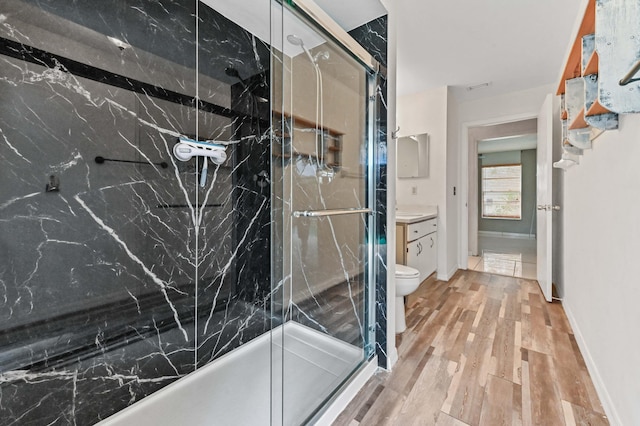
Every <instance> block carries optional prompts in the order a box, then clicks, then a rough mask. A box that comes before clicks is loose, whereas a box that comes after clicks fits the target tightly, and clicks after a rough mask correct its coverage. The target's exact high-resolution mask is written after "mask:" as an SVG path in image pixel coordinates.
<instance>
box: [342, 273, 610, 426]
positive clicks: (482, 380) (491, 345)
mask: <svg viewBox="0 0 640 426" xmlns="http://www.w3.org/2000/svg"><path fill="white" fill-rule="evenodd" d="M396 342H397V346H398V355H399V360H398V363H397V364H396V365H395V366H394V368H393V371H392V372H390V373H389V372H380V373H377V374H376V375H375V376H374V377H372V378H371V379H370V380H369V382H368V383H367V384H366V385H365V386H364V388H363V389H362V390H361V391H360V393H359V394H358V395H357V396H356V398H355V399H354V400H353V401H352V402H351V404H349V406H347V408H346V409H345V410H344V411H343V412H342V414H341V415H340V416H339V417H338V419H337V420H336V422H335V423H334V425H336V426H340V425H348V426H357V425H363V426H364V425H366V426H369V425H402V426H405V425H449V426H464V425H473V426H475V425H490V426H494V425H523V426H527V425H545V426H555V425H567V426H569V425H593V426H600V425H608V424H609V422H608V420H607V418H606V416H605V415H604V410H603V409H602V405H601V403H600V401H599V399H598V396H597V394H596V391H595V388H594V386H593V383H592V381H591V378H590V377H589V373H588V372H587V368H586V365H585V363H584V360H583V358H582V355H581V354H580V351H579V350H578V346H577V343H576V340H575V337H574V335H573V332H572V330H571V327H570V325H569V322H568V321H567V318H566V316H565V313H564V310H563V309H562V305H561V304H560V303H555V302H554V303H547V302H546V301H545V300H544V298H543V296H542V293H541V292H540V288H539V287H538V284H537V282H536V281H534V280H526V279H521V278H513V277H504V276H499V275H490V274H486V273H481V272H475V271H458V273H457V274H456V275H455V276H454V277H453V278H452V279H451V280H450V281H449V282H448V283H447V282H442V281H437V280H435V278H433V277H431V278H429V279H428V280H426V281H425V282H423V283H422V285H421V286H420V288H419V289H418V290H417V291H416V292H415V293H413V294H412V295H411V296H409V298H408V300H407V330H406V331H405V332H404V333H403V334H402V335H398V336H397V337H396Z"/></svg>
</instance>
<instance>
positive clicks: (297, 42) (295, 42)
mask: <svg viewBox="0 0 640 426" xmlns="http://www.w3.org/2000/svg"><path fill="white" fill-rule="evenodd" d="M287 40H288V41H289V43H291V44H293V45H294V46H300V47H304V43H303V42H302V39H301V38H300V37H298V36H297V35H295V34H289V35H288V36H287Z"/></svg>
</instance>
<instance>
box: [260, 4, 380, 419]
mask: <svg viewBox="0 0 640 426" xmlns="http://www.w3.org/2000/svg"><path fill="white" fill-rule="evenodd" d="M283 16H284V19H283V24H282V30H283V32H282V45H281V46H279V47H281V49H282V52H281V54H280V52H278V54H276V60H274V63H275V64H274V76H276V79H277V80H279V81H276V82H274V87H276V88H278V87H281V88H282V94H281V96H282V103H281V104H280V105H279V104H278V102H277V101H276V102H275V103H274V117H273V119H274V123H277V124H278V129H279V130H278V131H276V132H274V133H276V134H275V135H274V138H275V139H276V140H277V142H278V143H275V144H274V149H273V152H272V154H273V156H274V172H273V174H272V175H273V176H274V183H273V190H274V200H279V201H276V202H275V204H274V223H275V226H274V229H278V231H276V233H278V234H279V235H276V236H274V241H279V242H280V244H279V247H276V248H275V249H274V252H273V254H274V260H276V263H279V262H280V259H282V260H281V262H282V263H281V264H279V265H277V266H276V265H274V270H275V271H279V279H275V280H274V289H275V290H274V309H273V312H274V315H278V323H279V324H281V326H280V327H275V328H274V331H273V339H272V342H273V350H272V356H273V366H274V369H273V378H274V386H273V392H274V394H273V395H272V399H273V401H274V409H273V418H272V421H273V424H286V425H290V424H291V425H293V424H302V423H305V422H306V421H308V420H309V419H311V418H313V416H314V415H315V414H316V412H317V411H318V409H319V408H320V407H322V406H323V404H324V403H325V402H326V401H327V400H328V399H329V398H331V397H332V396H333V395H334V393H335V392H336V390H338V389H339V388H340V386H341V385H342V384H344V383H345V381H347V380H348V379H349V378H350V377H351V375H352V374H353V373H354V372H355V371H356V370H357V369H358V368H359V367H360V366H361V365H362V364H363V362H365V361H366V360H368V359H369V358H370V357H371V356H372V353H373V350H372V347H371V345H370V342H373V334H372V332H373V321H372V318H373V317H372V312H371V309H369V305H370V303H369V300H370V299H372V293H371V291H372V290H370V288H373V287H372V286H371V284H372V281H373V280H372V277H373V274H372V262H371V261H370V259H371V257H372V248H371V244H369V243H370V242H371V238H370V237H369V235H372V234H371V232H372V230H373V229H375V227H374V226H373V225H374V224H373V220H374V215H373V214H372V212H373V206H374V202H373V187H372V185H373V182H372V179H373V174H372V173H371V170H372V164H371V163H372V158H373V153H372V150H373V143H372V142H371V141H372V136H373V126H374V124H375V123H374V120H373V119H372V117H373V116H374V112H375V111H374V108H375V103H374V102H373V101H371V100H370V95H373V94H374V91H373V87H374V86H373V83H374V81H375V75H374V74H373V73H372V72H371V71H370V70H368V69H367V68H365V67H364V66H363V65H362V64H361V63H360V62H359V61H357V60H356V59H354V57H353V56H352V54H351V53H349V52H347V51H346V50H345V49H344V48H343V47H341V46H340V45H338V44H337V43H336V42H334V41H332V40H331V39H330V38H329V37H327V36H325V35H324V34H322V33H320V32H319V31H316V30H314V29H313V27H312V26H311V25H309V24H308V23H307V22H306V21H305V20H304V19H302V18H301V17H300V16H299V15H298V14H297V12H296V11H295V10H291V9H289V7H288V6H285V7H284V15H283ZM278 67H280V69H279V71H280V72H278ZM276 90H277V89H276ZM275 96H278V94H276V95H275ZM279 107H280V108H279ZM274 127H275V126H274ZM280 256H281V257H280Z"/></svg>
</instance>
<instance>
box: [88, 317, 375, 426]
mask: <svg viewBox="0 0 640 426" xmlns="http://www.w3.org/2000/svg"><path fill="white" fill-rule="evenodd" d="M305 339H306V340H305ZM283 343H284V345H283ZM325 355H326V356H325ZM280 357H284V363H283V362H282V358H280ZM345 358H346V361H345ZM340 360H342V364H340ZM367 361H369V360H366V359H363V352H362V349H361V348H358V347H357V346H353V345H351V344H349V343H345V342H343V341H340V340H339V339H336V338H334V337H332V336H329V335H327V334H325V333H321V332H319V331H316V330H314V329H312V328H309V327H307V326H305V325H302V324H299V323H296V322H295V321H288V322H286V323H285V324H283V325H279V326H277V327H275V328H273V329H272V330H269V331H267V332H265V333H264V334H262V335H260V336H258V337H256V338H255V339H253V340H251V341H250V342H248V343H245V344H244V345H242V346H240V347H238V348H237V349H234V350H233V351H231V352H229V353H227V354H225V355H223V356H221V357H220V358H218V359H216V360H215V361H212V362H211V363H209V364H208V365H206V366H204V367H201V368H199V369H197V370H196V371H194V372H191V373H189V374H187V375H185V376H184V377H182V378H181V379H179V380H177V381H175V382H173V383H171V384H169V385H167V386H166V387H164V388H162V389H160V390H158V391H157V392H155V393H153V394H152V395H149V396H148V397H146V398H144V399H142V400H140V401H138V402H136V403H134V404H132V405H131V406H129V407H127V408H125V409H123V410H121V411H119V412H117V413H115V414H113V415H112V416H110V417H108V418H106V419H104V420H103V421H101V422H100V423H98V425H99V426H125V425H130V424H136V425H138V426H147V425H148V426H151V425H154V426H162V425H167V426H168V425H172V424H178V423H181V424H211V421H216V422H222V423H224V422H225V419H228V420H232V421H233V422H234V423H235V424H238V422H240V424H252V425H263V424H264V425H269V424H271V423H270V420H271V416H272V412H271V409H272V407H271V404H272V397H276V398H283V400H284V401H286V402H287V404H286V406H287V407H288V408H289V409H290V411H289V412H287V413H285V414H287V416H285V418H284V424H288V423H287V419H286V417H288V416H291V415H294V416H296V415H297V416H306V415H311V414H313V413H311V412H310V413H305V412H304V411H305V409H308V408H309V405H310V403H315V405H317V403H320V402H322V401H324V400H326V399H327V398H331V400H335V395H334V396H333V397H332V394H329V395H324V394H320V395H319V396H317V397H316V398H314V396H313V395H312V394H310V392H309V389H314V388H316V389H317V388H321V389H324V388H322V381H323V380H324V382H325V384H329V385H330V384H335V386H334V388H333V389H332V390H335V389H338V388H340V387H341V386H342V385H343V382H344V379H343V376H350V375H351V373H353V372H354V371H357V370H358V367H361V365H362V364H363V363H366V362H367ZM369 362H370V361H369ZM283 365H284V367H285V370H284V371H285V373H284V374H283V371H282V367H283ZM287 367H289V368H293V370H291V371H287ZM332 369H333V371H331V370H332ZM294 370H295V371H294ZM301 371H305V372H307V373H308V374H307V376H306V378H307V379H308V380H307V381H308V382H309V383H308V384H307V385H308V386H305V383H299V386H298V387H297V388H296V387H294V386H293V384H294V383H296V382H300V381H301V379H302V380H304V379H305V376H304V375H301V374H300V372H301ZM345 373H348V374H345ZM274 377H275V378H277V379H278V380H277V381H272V378H274ZM291 379H296V380H295V381H294V380H291ZM252 382H253V383H252ZM234 383H235V384H236V385H237V386H236V389H235V390H234V389H233V384H234ZM248 384H250V386H249V388H250V389H251V392H250V393H247V386H248ZM282 392H284V396H283V395H282ZM249 396H253V397H254V398H248V397H249ZM305 398H306V399H305ZM295 399H300V401H296V400H295ZM315 405H314V406H315ZM279 406H280V407H281V406H282V404H279ZM325 408H326V407H322V408H321V409H320V411H321V412H323V410H324V409H325ZM245 417H246V418H245ZM276 417H278V418H276V423H278V424H279V423H280V420H281V419H279V416H276ZM295 418H298V417H295ZM176 422H178V423H176Z"/></svg>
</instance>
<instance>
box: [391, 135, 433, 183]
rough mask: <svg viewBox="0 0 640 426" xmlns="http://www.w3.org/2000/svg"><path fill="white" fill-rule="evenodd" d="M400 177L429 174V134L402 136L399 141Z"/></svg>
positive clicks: (416, 176) (419, 176)
mask: <svg viewBox="0 0 640 426" xmlns="http://www.w3.org/2000/svg"><path fill="white" fill-rule="evenodd" d="M397 150H398V151H397V159H398V160H397V162H398V164H397V166H398V169H397V170H398V177H399V178H422V177H428V176H429V134H428V133H422V134H420V135H411V136H402V137H399V138H398V142H397Z"/></svg>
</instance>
